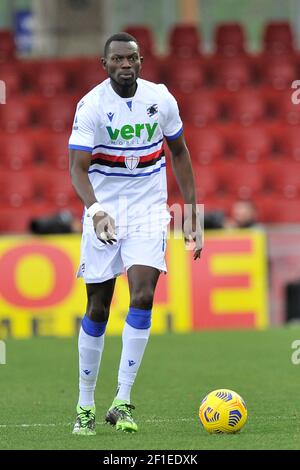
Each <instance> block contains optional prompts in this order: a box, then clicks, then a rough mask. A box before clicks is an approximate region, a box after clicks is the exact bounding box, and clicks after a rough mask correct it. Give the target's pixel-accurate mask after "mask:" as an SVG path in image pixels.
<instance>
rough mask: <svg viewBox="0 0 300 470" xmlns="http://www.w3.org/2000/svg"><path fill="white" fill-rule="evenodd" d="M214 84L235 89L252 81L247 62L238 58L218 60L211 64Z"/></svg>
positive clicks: (230, 89) (231, 89)
mask: <svg viewBox="0 0 300 470" xmlns="http://www.w3.org/2000/svg"><path fill="white" fill-rule="evenodd" d="M213 80H214V83H215V85H217V86H221V87H226V88H227V90H229V91H237V90H239V89H240V88H242V87H244V86H246V85H249V84H250V83H251V81H252V77H251V67H250V65H249V63H248V62H245V61H244V60H239V59H232V60H228V59H227V60H220V61H216V62H215V64H214V65H213Z"/></svg>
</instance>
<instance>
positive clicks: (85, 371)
mask: <svg viewBox="0 0 300 470" xmlns="http://www.w3.org/2000/svg"><path fill="white" fill-rule="evenodd" d="M83 372H84V373H85V374H86V375H89V374H90V373H91V371H90V370H88V369H85V370H84V371H83Z"/></svg>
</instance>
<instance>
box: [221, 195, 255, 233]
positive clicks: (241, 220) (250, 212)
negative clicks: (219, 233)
mask: <svg viewBox="0 0 300 470" xmlns="http://www.w3.org/2000/svg"><path fill="white" fill-rule="evenodd" d="M257 223H258V221H257V210H256V207H255V204H254V203H253V202H252V201H236V202H234V204H233V205H232V208H231V212H230V217H229V218H228V220H227V221H226V223H225V227H227V228H250V227H255V226H257Z"/></svg>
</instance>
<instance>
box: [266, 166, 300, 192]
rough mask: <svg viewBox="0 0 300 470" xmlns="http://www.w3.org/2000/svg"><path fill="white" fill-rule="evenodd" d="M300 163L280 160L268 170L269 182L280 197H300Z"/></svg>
mask: <svg viewBox="0 0 300 470" xmlns="http://www.w3.org/2000/svg"><path fill="white" fill-rule="evenodd" d="M299 174H300V163H289V164H287V163H286V162H278V163H276V164H272V165H271V166H270V167H269V171H268V175H267V178H268V184H269V185H270V187H271V188H272V190H273V191H274V192H276V193H277V194H278V197H281V198H285V199H295V198H297V197H298V198H299V197H300V177H299Z"/></svg>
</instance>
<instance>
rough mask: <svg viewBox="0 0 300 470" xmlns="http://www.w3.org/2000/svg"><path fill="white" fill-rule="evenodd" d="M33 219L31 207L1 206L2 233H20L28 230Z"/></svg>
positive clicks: (0, 226)
mask: <svg viewBox="0 0 300 470" xmlns="http://www.w3.org/2000/svg"><path fill="white" fill-rule="evenodd" d="M30 219H31V212H30V209H28V208H26V207H24V206H22V207H19V208H13V209H12V208H11V207H9V208H8V207H7V206H6V205H4V206H3V207H2V206H0V234H1V235H2V234H3V235H4V234H19V233H25V232H27V231H28V227H29V222H30Z"/></svg>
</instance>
